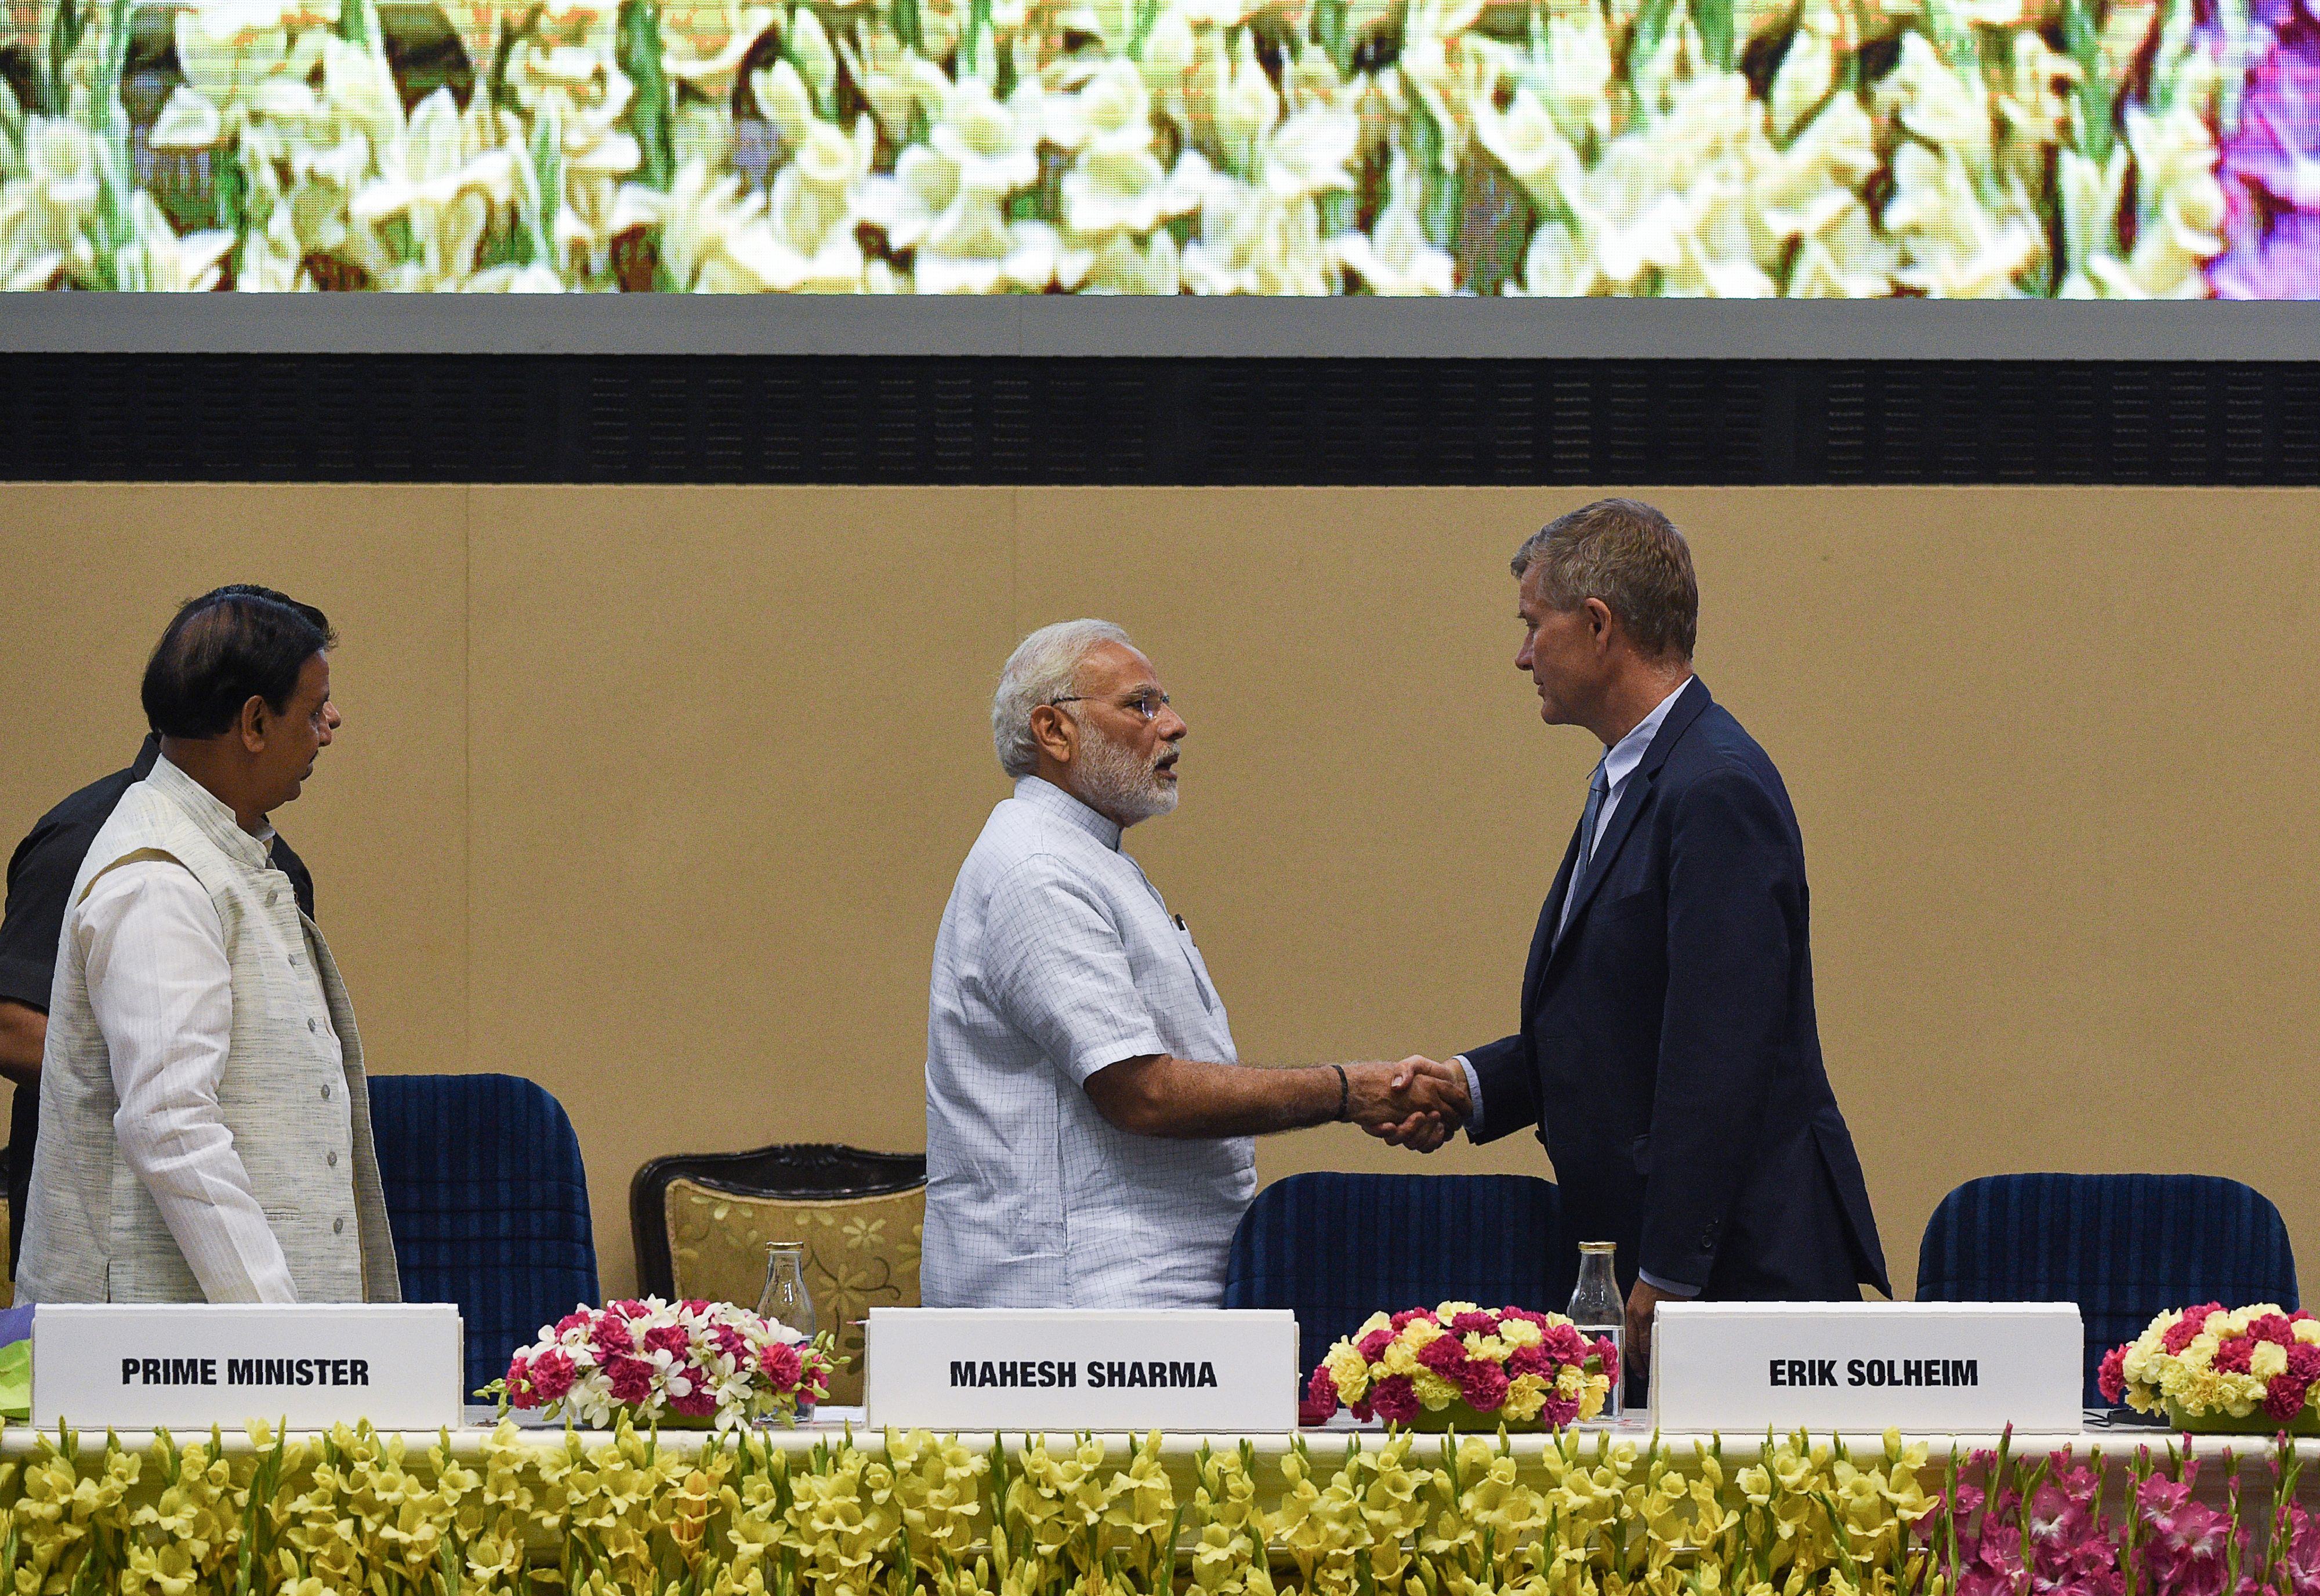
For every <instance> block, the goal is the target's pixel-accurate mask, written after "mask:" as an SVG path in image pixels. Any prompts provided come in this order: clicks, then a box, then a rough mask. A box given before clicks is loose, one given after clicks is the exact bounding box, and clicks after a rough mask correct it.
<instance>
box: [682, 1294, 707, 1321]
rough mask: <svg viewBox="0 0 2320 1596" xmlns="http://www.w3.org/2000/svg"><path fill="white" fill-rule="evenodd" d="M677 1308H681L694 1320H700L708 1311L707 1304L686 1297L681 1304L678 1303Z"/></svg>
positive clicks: (694, 1298)
mask: <svg viewBox="0 0 2320 1596" xmlns="http://www.w3.org/2000/svg"><path fill="white" fill-rule="evenodd" d="M678 1306H679V1307H681V1308H683V1309H684V1310H685V1311H686V1312H687V1313H690V1314H691V1315H693V1318H695V1319H700V1318H702V1317H703V1316H705V1315H706V1314H707V1313H708V1311H709V1304H708V1303H706V1302H704V1301H702V1300H701V1299H700V1298H698V1297H687V1298H686V1299H685V1300H684V1301H683V1302H681V1303H679V1304H678Z"/></svg>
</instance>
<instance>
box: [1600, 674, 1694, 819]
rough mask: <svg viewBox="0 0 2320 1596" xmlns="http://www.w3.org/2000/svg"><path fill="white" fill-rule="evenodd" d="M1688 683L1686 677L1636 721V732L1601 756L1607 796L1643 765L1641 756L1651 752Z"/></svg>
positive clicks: (1690, 682)
mask: <svg viewBox="0 0 2320 1596" xmlns="http://www.w3.org/2000/svg"><path fill="white" fill-rule="evenodd" d="M1692 681H1693V678H1692V677H1690V676H1686V677H1684V679H1683V681H1682V682H1681V684H1680V685H1678V686H1677V687H1676V690H1675V691H1674V692H1672V693H1671V694H1668V695H1667V696H1666V697H1665V698H1663V699H1661V700H1660V702H1659V705H1658V707H1657V708H1655V709H1654V710H1653V711H1652V712H1651V713H1650V714H1648V715H1645V717H1644V718H1643V719H1642V720H1640V721H1636V729H1635V730H1633V731H1630V732H1628V733H1627V736H1625V737H1623V738H1621V739H1619V740H1618V742H1616V743H1613V744H1612V745H1611V749H1610V751H1609V753H1607V754H1605V755H1604V756H1603V782H1604V785H1605V787H1606V788H1607V789H1608V790H1609V792H1610V793H1618V790H1619V789H1620V787H1621V786H1623V785H1625V784H1626V783H1627V778H1628V777H1629V776H1630V775H1634V774H1635V770H1636V766H1638V765H1641V764H1642V763H1643V762H1644V756H1645V754H1647V753H1649V752H1650V751H1651V747H1652V739H1654V738H1655V737H1657V736H1658V735H1659V734H1660V726H1661V724H1662V722H1663V721H1666V720H1667V718H1668V711H1670V710H1672V709H1673V708H1674V707H1675V701H1676V700H1677V699H1679V698H1681V697H1682V696H1683V690H1684V688H1686V687H1689V686H1690V685H1691V684H1692Z"/></svg>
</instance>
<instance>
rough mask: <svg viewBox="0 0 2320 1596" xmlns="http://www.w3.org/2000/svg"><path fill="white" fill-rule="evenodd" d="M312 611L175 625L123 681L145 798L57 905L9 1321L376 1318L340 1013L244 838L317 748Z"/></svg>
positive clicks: (369, 1152) (334, 722)
mask: <svg viewBox="0 0 2320 1596" xmlns="http://www.w3.org/2000/svg"><path fill="white" fill-rule="evenodd" d="M334 640H335V639H333V637H332V635H331V630H330V627H329V624H328V622H327V621H325V620H324V618H323V616H322V612H320V611H318V610H314V609H312V608H311V607H309V606H306V605H303V604H295V603H287V602H276V601H275V600H274V599H271V598H262V597H258V596H255V595H252V594H248V593H247V592H244V593H240V594H233V595H231V596H222V595H221V594H207V595H204V597H202V598H199V599H195V600H194V601H192V602H191V603H188V604H186V606H185V607H184V608H183V609H181V610H180V611H179V612H177V618H176V619H175V620H173V621H171V622H170V624H169V629H168V631H166V632H164V633H163V634H162V638H161V641H160V644H159V647H158V648H155V650H154V652H153V658H152V660H151V662H150V664H149V665H148V666H147V667H146V672H145V683H144V703H145V713H146V718H147V719H148V720H149V721H150V722H151V724H152V727H153V730H155V731H157V732H159V733H160V736H161V757H160V758H159V760H158V761H156V762H155V764H154V766H153V769H152V773H151V774H150V775H148V776H147V777H146V778H145V779H144V780H143V781H141V782H139V783H138V784H135V785H133V786H131V788H130V789H129V790H128V791H127V792H126V793H123V794H122V799H121V803H120V805H119V807H117V808H116V809H115V810H114V811H113V818H112V819H111V820H110V821H106V823H105V825H104V829H103V830H100V831H99V832H98V833H97V836H96V840H95V842H94V843H93V844H91V845H90V848H89V850H88V856H87V858H86V860H85V861H84V862H83V864H82V866H81V868H80V874H79V876H78V877H77V879H76V880H75V882H74V883H73V888H72V893H71V896H70V898H69V900H68V906H67V909H66V912H65V923H64V936H63V940H62V944H61V946H60V948H59V954H58V959H57V972H56V983H55V985H54V987H53V988H52V989H51V992H50V1003H49V1030H48V1041H47V1047H46V1050H45V1052H44V1053H43V1055H42V1057H41V1139H40V1147H39V1151H38V1152H37V1153H36V1154H35V1156H34V1158H33V1164H32V1211H31V1214H30V1216H29V1218H28V1219H27V1220H26V1223H25V1228H24V1256H23V1260H22V1262H21V1263H20V1265H19V1266H18V1269H17V1277H16V1278H17V1296H18V1300H19V1301H32V1302H103V1301H113V1302H197V1301H213V1302H301V1301H303V1302H360V1301H372V1302H391V1301H398V1300H399V1299H400V1298H401V1295H402V1292H401V1288H400V1284H399V1282H398V1278H397V1275H396V1273H395V1265H394V1240H393V1238H392V1237H391V1236H390V1235H389V1234H388V1231H387V1223H386V1202H385V1195H384V1193H383V1192H382V1191H381V1189H380V1186H379V1176H378V1158H377V1155H376V1151H375V1150H374V1148H373V1147H372V1144H371V1130H370V1097H369V1093H368V1090H367V1086H366V1084H365V1079H364V1075H363V1066H362V1044H361V1042H360V1040H359V1039H358V1037H357V1035H356V1032H355V1017H354V1010H353V1008H352V1007H351V1005H349V1002H348V1001H347V993H346V988H345V987H344V986H343V985H342V984H340V980H339V971H338V966H337V965H336V964H335V963H334V962H333V961H332V960H331V950H330V948H328V947H327V946H326V945H325V944H324V943H323V941H322V932H321V931H319V930H317V929H315V927H314V923H313V921H312V920H308V919H306V918H305V917H304V915H302V914H301V913H300V912H299V911H298V906H297V902H296V901H295V897H294V895H293V893H292V892H291V888H290V882H289V879H288V877H286V876H285V875H283V874H282V872H280V871H278V870H276V869H275V868H274V867H273V865H272V862H271V860H270V859H269V858H268V857H267V843H268V842H269V840H270V839H271V838H272V836H273V828H272V827H271V826H270V825H268V824H267V818H266V817H267V813H268V812H271V811H272V810H274V809H276V808H277V807H279V806H280V805H281V804H284V803H288V802H290V801H291V800H292V799H294V798H295V797H297V796H298V793H299V791H300V789H301V787H302V786H303V784H304V781H305V779H306V777H307V776H309V775H312V774H313V766H314V760H315V757H316V756H317V755H318V754H319V753H320V751H321V750H322V748H327V747H329V746H330V743H331V735H332V733H333V731H334V730H336V728H337V726H338V725H339V723H340V717H339V712H338V711H337V710H336V709H335V708H334V707H332V705H331V673H330V660H329V654H328V651H329V649H330V648H331V644H332V643H333V641H334Z"/></svg>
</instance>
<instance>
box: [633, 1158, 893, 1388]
mask: <svg viewBox="0 0 2320 1596" xmlns="http://www.w3.org/2000/svg"><path fill="white" fill-rule="evenodd" d="M926 1187H927V1161H926V1157H925V1156H924V1155H923V1154H919V1153H871V1152H865V1151H864V1150H862V1149H861V1148H859V1147H841V1146H838V1145H835V1144H830V1143H810V1144H799V1145H793V1146H788V1147H778V1146H777V1147H757V1148H754V1149H752V1150H751V1151H749V1152H746V1153H687V1154H677V1155H675V1156H670V1157H666V1158H656V1159H654V1160H653V1161H652V1162H651V1163H649V1164H647V1165H645V1166H644V1167H643V1168H642V1169H639V1170H638V1171H637V1174H636V1178H635V1180H633V1181H631V1182H630V1184H629V1223H630V1235H631V1236H632V1237H633V1238H634V1239H635V1243H636V1253H637V1284H638V1289H639V1290H640V1291H643V1292H652V1293H657V1294H658V1295H660V1296H664V1297H679V1298H684V1297H692V1298H701V1299H705V1300H707V1301H725V1302H739V1303H740V1304H741V1305H742V1306H743V1307H745V1308H747V1307H753V1306H755V1305H756V1303H757V1294H758V1292H759V1291H760V1290H761V1289H762V1288H763V1287H764V1285H765V1279H766V1244H767V1243H769V1242H775V1241H793V1242H795V1243H797V1244H798V1246H799V1247H802V1248H803V1249H804V1252H805V1282H806V1293H807V1295H808V1296H810V1297H811V1299H812V1300H813V1310H814V1317H815V1319H816V1321H817V1322H818V1324H819V1326H820V1328H822V1329H825V1330H828V1331H829V1332H830V1333H831V1335H832V1337H833V1338H835V1340H836V1342H837V1345H838V1352H839V1354H840V1355H841V1356H844V1357H846V1358H847V1360H848V1361H847V1366H846V1367H845V1368H843V1369H841V1370H839V1371H838V1376H837V1378H835V1379H834V1380H832V1381H831V1382H830V1389H829V1401H830V1402H831V1404H832V1405H834V1406H841V1407H846V1406H852V1405H853V1404H855V1403H857V1402H859V1401H861V1400H862V1350H863V1349H862V1330H861V1327H860V1326H859V1325H858V1324H856V1323H855V1322H854V1321H856V1320H857V1319H861V1318H863V1317H864V1315H865V1313H866V1312H867V1311H868V1310H870V1309H872V1308H915V1307H917V1306H918V1305H919V1243H920V1236H921V1234H922V1232H923V1230H924V1229H925V1222H926V1211H927V1197H926Z"/></svg>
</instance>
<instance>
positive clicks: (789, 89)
mask: <svg viewBox="0 0 2320 1596" xmlns="http://www.w3.org/2000/svg"><path fill="white" fill-rule="evenodd" d="M749 91H750V93H751V94H752V95H755V96H756V97H757V109H758V110H759V111H761V112H763V113H765V117H766V121H767V122H771V123H773V124H774V131H776V132H778V133H779V134H781V136H782V144H783V147H784V148H785V149H788V150H795V149H796V148H797V147H798V146H799V145H801V144H802V143H804V142H805V141H806V135H807V134H808V133H810V132H811V131H813V127H814V124H815V123H816V122H818V121H820V118H819V117H817V116H816V115H815V114H814V110H813V91H812V90H811V89H810V88H808V87H807V86H806V81H805V78H804V77H803V75H802V74H801V73H800V72H799V71H798V69H797V63H795V62H794V61H792V60H791V59H789V58H788V57H786V56H784V58H782V59H780V60H778V61H775V63H774V64H773V65H772V66H770V67H767V68H762V69H760V70H758V71H757V72H753V73H751V74H750V76H749Z"/></svg>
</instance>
